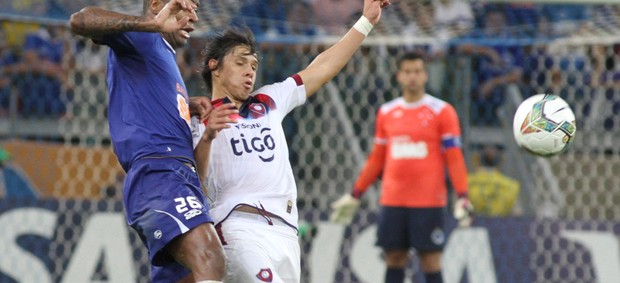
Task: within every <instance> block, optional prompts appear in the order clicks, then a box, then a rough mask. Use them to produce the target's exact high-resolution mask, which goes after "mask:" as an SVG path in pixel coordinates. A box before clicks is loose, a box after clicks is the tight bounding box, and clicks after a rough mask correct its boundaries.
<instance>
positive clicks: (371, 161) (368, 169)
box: [353, 111, 387, 196]
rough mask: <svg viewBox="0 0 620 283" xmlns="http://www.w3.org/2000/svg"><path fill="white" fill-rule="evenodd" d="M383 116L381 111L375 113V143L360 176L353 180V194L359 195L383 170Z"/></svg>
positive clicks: (385, 150)
mask: <svg viewBox="0 0 620 283" xmlns="http://www.w3.org/2000/svg"><path fill="white" fill-rule="evenodd" d="M383 116H384V115H382V113H381V111H379V113H378V114H377V121H376V122H375V144H374V145H373V148H372V152H371V153H370V156H369V157H368V160H367V161H366V164H365V165H364V168H363V169H362V171H361V173H360V176H359V177H358V178H357V180H356V181H355V186H354V188H353V195H355V196H360V195H361V194H363V193H364V192H366V190H368V187H369V186H370V185H371V184H372V183H373V182H374V181H375V180H377V178H378V177H379V175H380V174H381V172H383V165H384V164H385V158H386V152H387V137H386V135H385V131H384V129H383V126H382V125H383V119H384V118H383Z"/></svg>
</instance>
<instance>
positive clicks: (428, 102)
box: [421, 94, 454, 113]
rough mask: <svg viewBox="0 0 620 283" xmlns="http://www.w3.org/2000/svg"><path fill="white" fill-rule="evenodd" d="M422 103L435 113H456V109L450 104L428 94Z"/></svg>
mask: <svg viewBox="0 0 620 283" xmlns="http://www.w3.org/2000/svg"><path fill="white" fill-rule="evenodd" d="M421 103H422V104H424V105H425V106H426V107H428V108H429V109H431V110H432V111H433V112H435V113H441V112H442V111H444V110H450V111H454V107H453V106H452V105H451V104H450V103H448V102H447V101H445V100H443V99H441V98H438V97H435V96H432V95H430V94H426V95H425V96H424V98H422V102H421Z"/></svg>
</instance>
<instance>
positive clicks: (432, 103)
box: [379, 93, 454, 113]
mask: <svg viewBox="0 0 620 283" xmlns="http://www.w3.org/2000/svg"><path fill="white" fill-rule="evenodd" d="M419 107H426V108H429V109H431V110H432V111H433V112H434V113H440V112H441V111H443V110H445V109H450V110H454V107H453V106H452V105H451V104H450V103H448V102H446V101H445V100H442V99H440V98H437V97H435V96H432V95H430V94H428V93H427V94H425V95H424V97H423V98H422V100H420V101H417V102H413V103H408V102H406V101H405V99H404V98H403V97H398V98H395V99H392V100H390V101H388V102H386V103H384V104H383V105H381V108H380V109H379V111H380V113H388V112H391V111H393V110H394V109H397V108H408V109H411V108H419Z"/></svg>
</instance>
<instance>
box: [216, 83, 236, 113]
mask: <svg viewBox="0 0 620 283" xmlns="http://www.w3.org/2000/svg"><path fill="white" fill-rule="evenodd" d="M211 95H212V96H211V99H212V100H217V99H221V98H228V100H230V102H232V103H234V104H235V106H236V107H237V108H240V107H241V104H243V101H241V100H238V99H235V96H234V95H231V94H230V93H228V92H227V91H225V90H224V89H223V88H221V87H220V86H219V85H216V84H214V85H213V92H212V93H211Z"/></svg>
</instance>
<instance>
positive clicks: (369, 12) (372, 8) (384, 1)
mask: <svg viewBox="0 0 620 283" xmlns="http://www.w3.org/2000/svg"><path fill="white" fill-rule="evenodd" d="M390 4H391V3H390V0H364V10H363V15H364V17H366V18H367V19H368V21H370V23H371V24H373V25H376V24H377V23H378V22H379V19H380V18H381V9H382V8H385V7H387V6H389V5H390Z"/></svg>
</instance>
